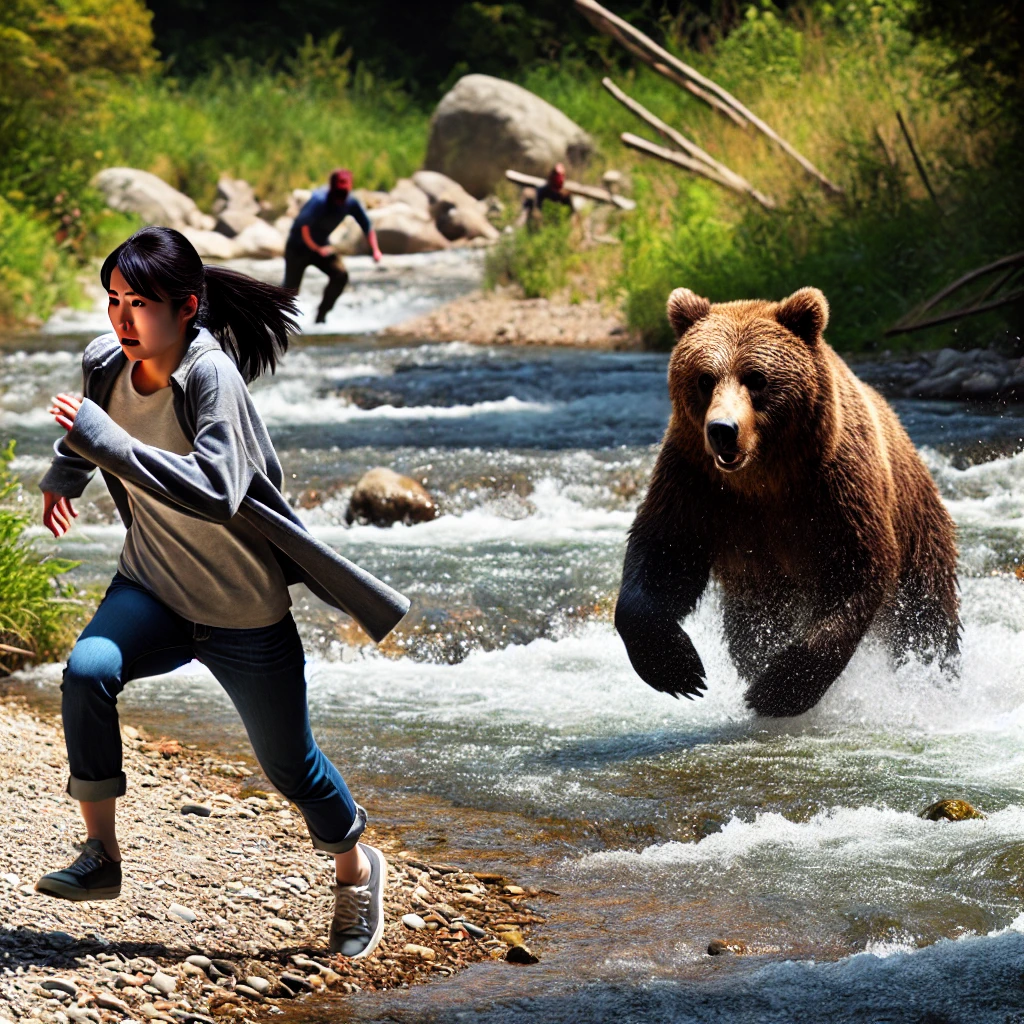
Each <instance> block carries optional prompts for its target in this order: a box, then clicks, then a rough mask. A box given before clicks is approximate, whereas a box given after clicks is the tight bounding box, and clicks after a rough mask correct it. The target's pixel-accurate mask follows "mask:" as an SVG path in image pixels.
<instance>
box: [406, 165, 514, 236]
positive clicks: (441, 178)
mask: <svg viewBox="0 0 1024 1024" xmlns="http://www.w3.org/2000/svg"><path fill="white" fill-rule="evenodd" d="M412 183H413V185H415V186H416V188H417V189H419V191H420V192H422V193H423V194H424V195H425V196H426V197H427V203H428V209H429V211H430V215H431V216H432V217H433V218H434V223H435V224H436V225H437V229H438V230H439V231H440V232H441V234H442V235H444V237H445V238H447V239H448V241H449V242H455V241H457V240H458V239H460V238H465V239H474V238H486V239H488V240H489V241H493V240H494V239H495V238H497V237H498V229H497V228H496V227H495V226H494V225H493V224H492V223H491V222H490V221H489V220H488V219H487V205H486V204H485V203H483V202H481V201H480V200H479V199H474V198H473V197H472V196H471V195H470V194H469V193H468V192H467V191H466V190H465V189H464V188H463V187H462V186H461V185H460V184H459V183H458V182H457V181H453V180H452V179H451V178H449V177H448V175H446V174H441V172H440V171H417V172H416V173H415V174H414V175H413V176H412Z"/></svg>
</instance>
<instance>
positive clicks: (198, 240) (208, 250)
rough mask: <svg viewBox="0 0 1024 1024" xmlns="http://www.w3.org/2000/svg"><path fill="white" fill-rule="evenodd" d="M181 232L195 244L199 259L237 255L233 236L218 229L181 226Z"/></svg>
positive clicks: (227, 257)
mask: <svg viewBox="0 0 1024 1024" xmlns="http://www.w3.org/2000/svg"><path fill="white" fill-rule="evenodd" d="M181 233H182V234H183V235H184V236H185V237H186V238H187V239H188V240H189V241H190V242H191V243H192V244H193V245H194V246H195V250H196V252H197V253H199V256H200V258H201V259H204V260H208V259H213V260H230V259H234V258H235V257H236V256H237V255H238V246H236V245H235V240H234V239H233V238H228V236H227V235H223V234H221V233H220V232H219V231H200V230H199V229H198V228H188V227H186V228H182V229H181Z"/></svg>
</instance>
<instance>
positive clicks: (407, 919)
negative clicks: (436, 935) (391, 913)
mask: <svg viewBox="0 0 1024 1024" xmlns="http://www.w3.org/2000/svg"><path fill="white" fill-rule="evenodd" d="M402 924H404V925H405V927H406V928H411V929H412V930H413V931H414V932H421V931H423V930H424V929H425V928H426V927H427V922H426V921H424V920H423V918H422V917H420V915H419V914H405V915H403V917H402Z"/></svg>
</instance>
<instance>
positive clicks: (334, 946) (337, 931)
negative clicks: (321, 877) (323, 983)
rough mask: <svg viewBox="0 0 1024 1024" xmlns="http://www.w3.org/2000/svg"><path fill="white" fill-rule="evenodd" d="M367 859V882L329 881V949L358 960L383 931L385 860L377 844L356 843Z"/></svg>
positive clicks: (385, 881)
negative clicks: (331, 910) (331, 904)
mask: <svg viewBox="0 0 1024 1024" xmlns="http://www.w3.org/2000/svg"><path fill="white" fill-rule="evenodd" d="M359 846H360V848H361V849H362V851H363V853H364V854H366V859H367V860H368V861H369V862H370V879H369V881H368V882H367V883H366V885H332V886H331V891H332V892H333V893H334V916H333V917H332V918H331V930H330V950H331V952H332V953H340V954H341V955H342V956H347V957H350V958H351V959H352V960H359V959H361V958H362V957H364V956H369V955H370V954H371V953H372V952H373V951H374V950H375V949H376V948H377V943H378V942H380V937H381V935H383V934H384V889H385V888H386V886H387V884H388V864H387V861H386V860H385V859H384V854H382V853H381V852H380V850H378V849H377V848H376V847H373V846H367V845H366V844H365V843H360V844H359Z"/></svg>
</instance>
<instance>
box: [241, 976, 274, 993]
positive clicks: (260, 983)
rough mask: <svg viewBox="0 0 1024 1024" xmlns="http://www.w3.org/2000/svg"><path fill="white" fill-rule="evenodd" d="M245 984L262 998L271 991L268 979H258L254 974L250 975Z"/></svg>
mask: <svg viewBox="0 0 1024 1024" xmlns="http://www.w3.org/2000/svg"><path fill="white" fill-rule="evenodd" d="M245 983H246V985H248V986H249V988H251V989H252V990H253V991H254V992H257V993H259V995H261V996H265V995H266V994H267V993H268V992H269V991H270V982H269V981H267V979H266V978H257V977H256V976H255V975H254V974H250V975H249V977H248V978H246V979H245Z"/></svg>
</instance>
